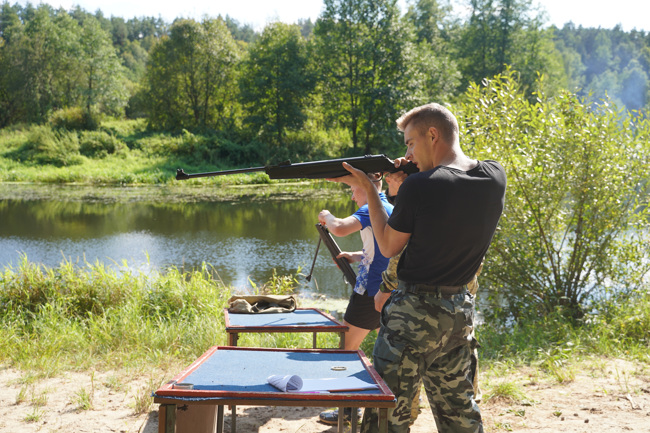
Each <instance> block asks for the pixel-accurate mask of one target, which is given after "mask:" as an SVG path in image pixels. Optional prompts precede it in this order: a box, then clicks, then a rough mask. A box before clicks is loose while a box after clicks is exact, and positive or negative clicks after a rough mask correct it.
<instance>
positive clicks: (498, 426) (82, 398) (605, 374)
mask: <svg viewBox="0 0 650 433" xmlns="http://www.w3.org/2000/svg"><path fill="white" fill-rule="evenodd" d="M569 369H570V371H569V373H571V374H573V375H575V380H573V381H571V382H569V383H566V384H559V383H557V382H556V381H552V380H551V379H549V378H548V376H543V375H541V374H539V372H537V371H536V370H534V369H532V368H522V369H519V370H517V371H516V372H514V373H513V372H512V371H510V372H509V373H508V374H507V375H506V376H501V375H500V374H499V373H497V372H496V371H495V370H492V371H489V372H486V373H485V374H484V376H483V382H482V383H483V385H482V386H483V388H484V392H486V393H490V392H492V391H494V390H495V389H510V388H514V389H516V390H518V391H519V392H520V393H521V394H522V395H520V396H519V398H518V401H517V402H514V401H511V400H508V399H507V398H492V399H489V400H488V401H486V402H484V403H482V404H481V410H482V413H483V417H484V420H485V426H486V431H493V432H496V431H514V432H533V431H534V432H541V433H546V432H548V433H551V432H571V433H573V432H576V433H578V432H648V433H650V366H648V365H639V364H635V363H632V362H627V361H622V360H604V359H597V360H590V361H582V362H580V364H579V366H578V367H569ZM153 376H156V375H152V377H153ZM166 379H168V378H167V377H164V378H161V380H166ZM152 383H153V382H152V378H151V377H150V378H146V377H142V376H141V377H133V378H128V377H124V376H118V375H117V374H116V373H104V372H95V373H66V374H64V375H61V376H59V377H56V378H50V379H39V380H34V379H30V378H29V377H28V376H26V375H24V374H21V373H20V372H18V371H16V370H12V369H7V368H0V432H7V433H14V432H15V433H19V432H20V433H23V432H24V433H30V432H60V431H65V432H120V433H135V432H143V433H145V432H146V433H155V432H157V431H158V415H157V411H156V409H157V408H155V407H153V406H152V407H151V409H150V411H149V412H146V413H144V414H142V415H134V411H135V407H136V405H137V404H138V402H144V403H147V402H148V401H150V400H147V398H148V397H147V395H148V393H149V391H148V389H150V388H151V387H152V385H151V384H152ZM88 403H89V405H88ZM84 406H85V407H86V409H83V407H84ZM89 406H90V407H91V408H88V407H89ZM423 406H425V407H423V408H422V412H421V414H420V416H419V418H418V419H417V421H416V423H415V424H414V425H413V426H412V428H411V432H412V433H425V432H426V433H431V432H435V431H436V428H435V423H434V422H433V417H432V415H431V411H430V410H429V408H428V406H427V405H426V399H425V400H424V403H423ZM320 410H321V409H319V408H280V407H278V408H272V407H252V406H242V407H238V408H237V414H238V418H237V425H238V429H237V430H238V431H239V432H245V433H249V432H260V433H261V432H274V433H275V432H292V433H293V432H295V433H317V432H328V433H335V432H336V428H335V427H332V426H327V425H324V424H321V423H319V422H318V421H317V419H318V413H319V412H320ZM227 418H228V414H227ZM227 430H228V431H229V428H227Z"/></svg>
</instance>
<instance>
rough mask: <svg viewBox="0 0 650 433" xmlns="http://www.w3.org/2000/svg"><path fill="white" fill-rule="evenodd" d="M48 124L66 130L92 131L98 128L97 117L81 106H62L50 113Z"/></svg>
mask: <svg viewBox="0 0 650 433" xmlns="http://www.w3.org/2000/svg"><path fill="white" fill-rule="evenodd" d="M49 123H50V125H52V127H54V128H59V129H68V130H86V131H94V130H96V129H97V128H99V123H100V122H99V118H98V116H97V115H96V114H93V113H91V112H88V110H84V109H83V108H81V107H69V108H62V109H60V110H57V111H55V112H54V113H52V114H51V115H50V119H49Z"/></svg>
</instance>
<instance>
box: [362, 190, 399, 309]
mask: <svg viewBox="0 0 650 433" xmlns="http://www.w3.org/2000/svg"><path fill="white" fill-rule="evenodd" d="M379 198H380V199H381V203H382V204H383V205H384V209H386V213H388V216H390V215H391V214H392V213H393V205H392V204H390V203H388V200H387V199H386V195H385V194H384V193H379ZM352 216H353V217H355V218H356V219H357V220H359V222H360V223H361V232H360V234H361V241H362V242H363V258H362V259H361V262H360V263H359V269H358V271H357V281H356V284H355V286H354V291H355V292H357V293H358V294H360V295H363V294H366V295H367V296H375V294H376V293H377V291H378V290H379V285H380V284H381V273H382V272H384V271H385V270H386V267H388V260H389V258H387V257H384V256H382V255H381V252H380V251H379V246H378V245H377V241H376V240H375V235H374V233H373V231H372V226H371V225H370V213H369V212H368V205H367V204H365V205H363V206H361V207H360V208H359V209H358V210H357V211H356V212H355V213H354V214H352Z"/></svg>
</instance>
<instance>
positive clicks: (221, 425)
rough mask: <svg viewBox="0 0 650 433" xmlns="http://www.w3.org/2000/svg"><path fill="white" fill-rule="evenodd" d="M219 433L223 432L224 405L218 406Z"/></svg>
mask: <svg viewBox="0 0 650 433" xmlns="http://www.w3.org/2000/svg"><path fill="white" fill-rule="evenodd" d="M217 433H223V405H221V404H220V405H219V406H217Z"/></svg>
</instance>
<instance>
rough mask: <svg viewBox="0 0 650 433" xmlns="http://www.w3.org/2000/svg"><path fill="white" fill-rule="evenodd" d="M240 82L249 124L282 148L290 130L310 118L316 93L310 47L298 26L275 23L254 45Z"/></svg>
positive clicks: (251, 47)
mask: <svg viewBox="0 0 650 433" xmlns="http://www.w3.org/2000/svg"><path fill="white" fill-rule="evenodd" d="M242 66H243V72H242V75H241V77H240V80H239V85H240V89H241V90H240V91H241V98H242V102H243V103H244V105H245V107H246V110H247V112H248V113H249V115H248V118H247V123H248V124H249V125H250V126H251V127H252V128H253V129H254V130H255V132H256V133H259V134H261V135H267V136H268V135H271V136H274V137H275V139H276V142H277V143H278V144H279V145H282V144H283V139H284V136H285V134H286V130H287V129H291V128H299V127H301V126H302V124H303V123H304V121H305V119H306V115H305V105H306V103H307V102H308V99H309V96H310V95H311V93H312V92H313V90H314V86H315V78H314V74H313V72H312V71H311V70H310V69H309V58H308V55H307V44H306V41H305V40H304V39H303V37H302V35H301V34H300V28H299V27H298V26H296V25H287V24H283V23H273V24H269V25H267V26H266V27H265V29H264V31H263V32H262V35H261V36H260V37H259V38H258V39H257V40H256V41H255V42H254V43H252V44H251V45H250V48H249V51H248V57H247V58H246V60H245V61H244V62H243V65H242Z"/></svg>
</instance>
